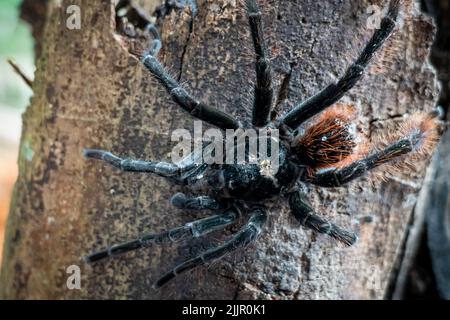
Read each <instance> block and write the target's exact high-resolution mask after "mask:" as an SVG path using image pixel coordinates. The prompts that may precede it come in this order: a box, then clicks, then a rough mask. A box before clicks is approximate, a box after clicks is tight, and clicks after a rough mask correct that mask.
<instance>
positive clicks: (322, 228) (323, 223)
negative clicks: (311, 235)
mask: <svg viewBox="0 0 450 320" xmlns="http://www.w3.org/2000/svg"><path fill="white" fill-rule="evenodd" d="M289 205H290V207H291V210H292V213H293V215H294V217H295V218H296V219H297V220H298V221H299V222H300V223H301V224H302V225H303V226H305V227H306V228H309V229H312V230H314V231H316V232H319V233H324V234H327V235H329V236H330V237H332V238H334V239H336V240H339V241H341V242H342V243H344V244H345V245H348V246H351V245H352V244H354V243H355V242H356V240H358V237H357V236H356V234H354V233H353V232H350V231H347V230H344V229H342V228H341V227H339V226H337V225H335V224H333V223H331V222H329V221H327V220H325V219H323V218H321V217H320V216H318V215H317V214H315V213H314V210H313V208H312V207H311V205H310V204H309V203H308V202H307V201H306V200H305V199H304V197H303V195H302V194H301V192H299V191H297V192H294V193H292V194H291V195H290V197H289Z"/></svg>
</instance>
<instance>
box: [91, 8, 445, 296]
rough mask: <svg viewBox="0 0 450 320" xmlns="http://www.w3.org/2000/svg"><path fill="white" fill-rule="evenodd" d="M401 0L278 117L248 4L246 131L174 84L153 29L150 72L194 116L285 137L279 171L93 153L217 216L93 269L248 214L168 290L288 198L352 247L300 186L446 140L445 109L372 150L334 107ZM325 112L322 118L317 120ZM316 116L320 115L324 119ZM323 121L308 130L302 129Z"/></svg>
mask: <svg viewBox="0 0 450 320" xmlns="http://www.w3.org/2000/svg"><path fill="white" fill-rule="evenodd" d="M399 6H400V1H399V0H391V1H390V3H389V7H388V11H387V13H386V15H385V16H384V18H383V19H382V20H381V25H380V28H379V29H377V30H376V31H375V32H374V34H373V36H372V37H371V39H370V40H369V42H368V43H367V45H366V46H365V47H364V49H363V50H362V51H361V53H360V54H359V56H358V57H357V59H356V61H355V62H354V63H353V64H351V65H350V66H349V67H348V68H347V70H346V72H345V73H344V75H343V76H342V77H341V78H340V79H339V80H338V81H337V82H336V83H332V84H330V85H329V86H327V87H326V88H325V89H323V90H322V91H320V92H319V93H317V94H316V95H314V96H313V97H311V98H309V99H307V100H306V101H304V102H302V103H300V104H298V105H297V106H296V107H294V108H293V109H292V110H291V111H289V112H288V113H286V114H284V115H282V116H280V117H278V118H276V114H275V113H274V112H272V109H273V104H274V89H273V83H272V82H273V80H272V75H271V73H272V72H271V67H270V61H269V59H268V56H267V52H266V47H265V42H264V37H263V27H262V21H261V12H260V10H259V8H258V6H257V4H256V1H255V0H247V1H246V9H247V14H248V20H249V24H250V29H251V35H252V38H253V44H254V48H255V52H256V84H255V88H254V89H255V94H254V101H253V114H252V119H251V121H248V123H246V122H245V121H244V124H242V123H241V122H239V121H237V120H236V119H234V118H233V117H232V116H230V115H228V114H226V113H223V112H221V111H219V110H217V109H214V108H212V107H211V106H209V105H206V104H204V103H202V102H200V101H198V100H197V99H195V98H194V97H193V96H191V95H190V94H189V93H188V92H187V91H186V90H185V89H184V88H182V86H181V85H180V84H179V83H178V82H177V81H176V80H175V79H173V78H172V77H171V76H170V75H169V73H168V72H167V71H166V70H165V69H164V67H163V66H162V65H161V63H160V62H159V61H158V59H157V54H158V51H159V48H160V47H161V42H160V40H159V38H158V36H157V34H158V33H157V31H156V29H155V27H154V26H153V25H149V26H148V30H149V31H150V32H151V33H152V34H153V35H154V37H155V39H154V40H153V42H152V45H151V46H150V48H149V49H148V50H146V51H144V53H142V54H138V56H139V59H140V60H141V61H142V63H143V64H144V66H145V67H146V68H147V69H148V70H149V71H150V72H151V73H152V74H153V75H154V76H155V77H156V78H157V79H158V80H159V82H160V83H161V84H162V85H163V86H164V87H165V88H166V89H167V91H168V93H169V94H170V95H171V97H172V98H173V100H174V101H175V102H176V103H177V104H178V105H179V106H181V107H182V108H183V109H184V110H186V111H187V112H189V113H190V114H191V115H192V116H193V117H196V118H198V119H200V120H203V121H206V122H208V123H209V124H212V125H214V126H216V127H218V128H220V129H222V130H226V129H239V128H243V127H244V128H245V127H254V128H261V127H270V128H272V129H278V130H279V131H280V132H281V134H280V148H279V155H278V156H279V166H278V169H277V170H276V172H275V173H274V174H273V175H272V176H270V175H269V176H268V175H265V174H263V170H262V168H261V164H212V165H208V164H197V163H194V161H193V158H192V159H191V158H189V157H188V158H187V160H185V161H183V162H182V163H178V164H173V163H169V162H154V161H141V160H132V159H123V158H120V157H118V156H115V155H113V154H111V153H110V152H107V151H103V150H96V149H87V150H85V156H86V157H88V158H94V159H99V160H103V161H105V162H107V163H109V164H111V165H113V166H114V167H116V168H119V169H121V170H123V171H134V172H150V173H154V174H156V175H159V176H162V177H165V178H169V179H170V180H172V181H174V182H175V183H179V184H184V185H189V186H193V185H196V186H199V185H200V186H203V189H205V190H209V191H210V192H209V194H208V195H199V196H198V197H193V198H189V197H187V196H185V195H184V194H181V193H177V194H175V195H174V196H173V197H172V204H173V205H174V206H175V207H177V208H182V209H210V210H213V211H214V212H215V214H214V215H212V216H209V217H207V218H203V219H200V220H197V221H193V222H190V223H188V224H186V225H184V226H182V227H178V228H175V229H172V230H168V231H165V232H162V233H156V234H147V235H143V236H142V237H140V238H138V239H135V240H132V241H129V242H126V243H122V244H117V245H114V246H111V247H109V248H108V249H106V250H102V251H99V252H96V253H94V254H92V255H90V256H88V257H87V261H88V262H94V261H97V260H100V259H103V258H106V257H108V256H112V255H116V254H119V253H122V252H127V251H131V250H135V249H138V248H142V247H146V246H149V245H152V244H161V243H165V242H175V241H180V240H185V239H190V238H194V237H200V236H203V235H205V234H207V233H209V232H212V231H215V230H218V229H223V228H225V227H226V226H228V225H230V224H232V223H233V222H235V221H236V220H237V218H238V217H240V216H245V217H247V223H246V224H245V225H244V226H243V227H242V229H240V231H238V232H237V233H236V234H235V235H234V236H232V237H231V238H230V239H229V240H228V241H226V242H224V243H223V244H222V245H220V246H218V247H215V248H212V249H209V250H207V251H205V252H203V253H202V254H200V255H198V256H196V257H193V258H191V259H189V260H186V261H184V262H183V263H181V264H179V265H178V266H176V267H174V268H173V269H172V270H170V271H169V272H167V273H166V274H164V275H163V276H162V277H161V278H160V279H159V280H158V281H157V282H156V284H155V286H156V287H160V286H162V285H163V284H165V283H166V282H168V281H169V280H170V279H172V278H174V277H175V276H176V275H178V274H180V273H182V272H184V271H187V270H190V269H193V268H195V267H197V266H200V265H203V264H205V263H208V262H210V261H212V260H215V259H218V258H221V257H223V256H224V255H226V254H228V253H230V252H232V251H233V250H236V249H237V248H242V247H245V246H246V245H248V244H249V243H250V242H252V241H253V240H255V239H256V238H257V237H258V236H259V235H260V234H261V232H262V230H263V229H264V225H265V223H266V220H267V209H266V206H265V202H266V201H267V200H269V199H273V198H277V197H285V198H287V199H288V201H289V205H290V208H291V211H292V213H293V215H294V217H295V218H296V219H297V220H298V221H299V222H300V223H301V224H302V225H303V226H304V227H306V228H310V229H312V230H314V231H316V232H319V233H324V234H327V235H329V236H331V237H333V238H334V239H336V240H338V241H340V242H342V243H344V244H346V245H352V244H353V243H354V242H355V241H356V240H357V236H356V235H355V234H354V233H353V232H350V231H346V230H344V229H342V228H340V227H339V226H337V225H335V224H333V223H331V222H328V221H327V220H325V219H324V218H322V217H321V216H319V215H318V214H316V213H315V212H314V210H313V208H312V207H311V206H310V205H309V204H308V202H307V200H306V199H305V196H304V194H302V192H301V190H300V188H297V187H296V186H297V183H299V182H301V183H311V184H315V185H318V186H323V187H339V186H341V185H343V184H345V183H347V182H349V181H351V180H353V179H355V178H357V177H360V176H361V175H363V174H364V173H366V172H367V171H369V170H371V169H373V168H375V167H377V166H379V165H381V164H384V163H386V162H388V161H390V162H393V163H394V164H396V163H397V164H398V163H400V162H401V161H404V159H405V157H406V156H409V157H411V156H413V157H416V156H418V155H421V154H425V153H429V152H430V150H431V149H432V147H433V146H434V144H435V142H436V141H437V138H438V132H437V131H438V130H437V129H438V124H439V121H438V116H439V112H437V111H436V112H432V113H429V114H422V113H417V114H415V115H413V116H412V117H411V119H410V120H408V121H407V122H406V123H405V124H404V125H403V126H401V127H400V128H398V130H397V131H396V132H395V133H393V134H390V135H387V138H386V139H384V141H382V142H380V143H378V144H377V145H376V146H375V145H374V146H372V145H370V144H368V143H362V142H361V141H360V140H359V139H357V138H356V131H355V129H354V125H353V120H354V119H353V118H354V117H355V109H354V108H353V107H351V106H347V105H343V104H336V103H337V102H338V100H339V99H340V98H341V97H342V96H343V95H344V94H345V93H346V92H347V91H348V90H350V89H351V88H352V87H353V86H354V85H355V84H356V82H357V81H358V80H359V79H361V77H362V76H363V73H364V70H365V69H366V67H367V66H368V64H369V62H370V60H371V59H372V57H373V56H374V54H375V52H376V51H377V50H378V49H379V48H380V47H381V45H382V44H383V42H384V41H385V40H386V39H387V38H388V37H389V36H390V35H391V33H392V32H393V30H394V28H395V25H396V20H397V16H398V13H399ZM319 113H320V114H319ZM316 115H317V116H316ZM313 116H316V118H315V120H313V121H312V124H311V125H309V127H307V128H306V129H305V130H304V131H303V132H301V133H300V132H298V131H296V129H297V128H298V127H299V126H300V125H302V124H304V123H305V122H306V121H307V120H310V119H311V118H312V117H313Z"/></svg>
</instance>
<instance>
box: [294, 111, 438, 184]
mask: <svg viewBox="0 0 450 320" xmlns="http://www.w3.org/2000/svg"><path fill="white" fill-rule="evenodd" d="M439 116H440V113H439V112H438V111H433V112H431V113H429V114H421V113H418V114H415V115H413V116H411V118H410V119H409V120H408V121H406V122H405V123H403V125H401V126H400V128H399V129H398V130H397V132H395V133H391V134H388V135H386V136H384V137H382V139H381V141H380V142H379V143H378V144H376V145H374V146H372V147H371V148H370V149H371V150H364V153H362V154H356V155H353V156H350V157H348V158H347V159H345V160H343V161H342V162H340V163H336V164H334V165H332V166H329V167H325V168H322V169H319V170H317V171H315V172H313V173H311V174H309V175H307V176H305V177H303V178H302V180H306V181H308V182H310V183H313V184H316V185H319V186H322V187H339V186H341V185H343V184H345V183H347V182H349V181H351V180H353V179H355V178H358V177H360V176H362V175H363V174H364V173H366V172H367V171H369V170H371V169H374V168H376V167H378V166H380V165H382V164H385V163H390V164H391V165H393V166H399V167H402V166H404V165H409V166H410V167H411V166H414V160H418V159H420V158H422V157H423V156H424V155H428V154H430V153H431V152H432V150H433V149H434V146H435V145H436V143H437V141H438V139H439V131H440V126H441V123H440V120H439V118H438V117H439Z"/></svg>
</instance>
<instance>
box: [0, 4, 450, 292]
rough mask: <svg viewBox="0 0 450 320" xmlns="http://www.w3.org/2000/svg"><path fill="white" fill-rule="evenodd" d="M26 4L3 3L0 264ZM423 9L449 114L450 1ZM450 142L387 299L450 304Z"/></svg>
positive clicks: (28, 53)
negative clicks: (431, 26)
mask: <svg viewBox="0 0 450 320" xmlns="http://www.w3.org/2000/svg"><path fill="white" fill-rule="evenodd" d="M21 2H22V0H0V120H1V124H0V262H1V257H2V255H1V252H2V248H3V239H4V229H5V224H6V218H7V214H8V210H9V205H10V197H11V193H12V189H13V186H14V182H15V179H16V177H17V156H18V146H19V142H20V133H21V114H22V113H23V112H24V110H25V109H26V107H27V105H28V104H29V100H30V97H31V96H32V90H31V89H30V87H29V86H28V85H27V84H26V83H25V81H23V79H22V78H21V77H20V76H19V75H18V73H17V72H15V71H14V70H13V68H12V67H11V65H10V64H8V62H7V60H8V59H9V58H11V59H12V60H13V61H14V62H15V63H16V64H17V66H18V67H19V68H20V70H21V72H22V73H23V74H24V75H25V76H27V77H28V78H30V79H33V74H34V68H35V67H34V43H33V37H32V35H31V29H30V27H29V26H28V24H27V23H26V22H24V21H23V20H21V19H20V5H21ZM421 6H422V9H423V11H425V12H427V13H428V14H430V15H431V16H433V17H434V19H435V21H436V25H437V27H438V33H437V36H436V41H435V44H434V46H433V49H432V53H431V62H432V63H433V64H434V66H435V67H436V70H437V74H438V77H439V80H440V81H441V84H442V93H441V97H440V101H439V104H440V105H441V106H442V107H443V108H444V110H445V111H446V112H447V111H448V106H449V102H450V85H449V84H450V1H448V0H422V2H421ZM447 136H448V137H447V138H446V139H447V140H445V139H443V141H444V143H445V145H447V146H448V147H447V149H446V148H443V147H442V145H441V146H440V153H441V154H442V155H443V158H442V159H444V158H445V156H447V155H448V157H447V158H445V159H448V160H445V161H441V160H439V161H441V162H439V161H436V160H435V161H434V167H435V168H437V169H436V174H435V176H433V177H432V181H437V180H438V179H436V178H435V177H437V176H439V175H440V176H441V177H447V178H446V179H444V180H442V181H441V182H436V183H435V182H433V184H434V186H432V187H430V188H428V189H427V192H428V193H430V194H431V195H433V194H438V193H439V192H438V191H434V190H440V192H442V190H444V192H445V194H441V193H439V197H437V199H438V201H441V202H445V203H444V204H443V205H441V206H439V205H433V204H432V208H435V209H436V208H439V210H434V211H433V210H429V205H430V201H431V202H433V198H429V199H426V200H424V202H425V205H424V206H423V207H424V208H425V209H424V210H422V211H424V212H425V216H426V218H424V219H423V220H422V222H420V221H418V224H420V225H418V226H417V227H418V228H417V230H418V231H417V232H415V233H416V235H415V236H412V237H410V238H411V239H412V240H411V241H409V240H408V242H409V243H406V244H405V245H404V246H405V248H406V249H405V252H409V256H408V254H405V257H402V259H401V260H402V261H399V263H398V266H397V268H398V272H397V275H398V276H397V277H398V279H396V280H395V279H394V280H393V281H392V288H391V289H390V290H388V291H389V292H388V293H387V295H386V298H387V299H392V298H394V299H439V298H441V299H450V217H449V216H448V215H449V212H450V201H447V202H446V201H445V200H448V199H450V198H449V194H448V193H449V191H448V190H450V184H449V183H450V164H449V165H445V163H450V135H447ZM437 153H439V152H437ZM442 170H444V172H442ZM439 183H442V184H441V185H439ZM430 199H431V200H430ZM435 199H436V198H435ZM427 202H428V204H427ZM419 220H420V219H419ZM436 226H437V227H436ZM442 226H443V227H442ZM440 227H442V228H440ZM446 228H447V229H446Z"/></svg>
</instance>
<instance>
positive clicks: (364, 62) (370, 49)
mask: <svg viewBox="0 0 450 320" xmlns="http://www.w3.org/2000/svg"><path fill="white" fill-rule="evenodd" d="M399 7H400V0H391V1H390V3H389V8H388V11H387V14H386V16H385V17H384V18H383V19H382V20H381V24H380V29H377V30H376V31H375V33H374V34H373V35H372V38H371V39H370V40H369V43H367V45H366V46H365V47H364V49H363V50H362V52H361V53H360V55H359V57H358V58H357V59H356V61H355V62H354V63H353V64H352V65H351V66H350V67H348V69H347V71H346V72H345V74H344V76H343V77H342V78H341V79H339V81H337V82H336V83H332V84H330V85H329V86H328V87H326V88H325V89H323V90H322V91H320V92H319V93H317V94H316V95H314V96H312V97H311V98H309V99H307V100H306V101H304V102H302V103H300V104H299V105H298V106H296V107H295V108H294V109H292V110H291V111H290V112H288V113H287V114H286V115H284V116H283V117H281V118H280V119H278V123H279V126H282V125H287V126H289V127H290V128H292V129H296V128H297V127H298V126H300V125H301V124H302V123H303V122H305V121H306V120H308V119H310V118H311V117H312V116H314V115H316V114H318V113H319V112H321V111H323V110H324V109H325V108H327V107H329V106H331V105H333V104H334V103H335V102H337V101H338V100H339V99H340V98H342V96H343V95H344V94H345V93H346V92H347V91H349V90H350V89H351V88H353V87H354V86H355V84H356V83H357V82H358V81H359V80H360V79H361V78H362V76H363V75H364V70H365V69H366V68H367V66H368V65H369V62H370V60H371V59H372V57H373V56H374V54H375V52H376V51H377V50H378V49H379V48H380V47H381V46H382V44H383V43H384V42H385V41H386V39H387V38H388V37H389V36H390V35H391V34H392V32H393V31H394V28H395V25H396V20H397V16H398V12H399Z"/></svg>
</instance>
